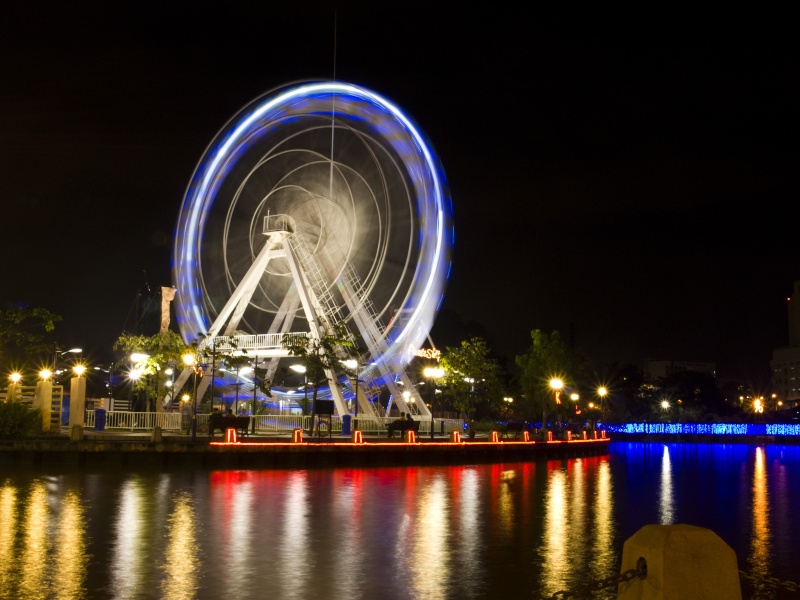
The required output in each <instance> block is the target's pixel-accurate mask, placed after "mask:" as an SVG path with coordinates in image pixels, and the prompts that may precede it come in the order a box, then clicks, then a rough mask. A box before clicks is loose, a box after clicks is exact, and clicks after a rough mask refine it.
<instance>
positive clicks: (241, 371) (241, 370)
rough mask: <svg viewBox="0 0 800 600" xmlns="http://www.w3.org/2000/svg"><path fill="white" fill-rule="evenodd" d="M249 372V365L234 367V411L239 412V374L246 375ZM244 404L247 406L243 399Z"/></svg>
mask: <svg viewBox="0 0 800 600" xmlns="http://www.w3.org/2000/svg"><path fill="white" fill-rule="evenodd" d="M249 372H250V367H237V368H236V412H237V413H238V412H239V385H240V384H241V382H240V381H239V375H240V374H241V375H247V374H248V373H249ZM245 406H247V402H246V401H245Z"/></svg>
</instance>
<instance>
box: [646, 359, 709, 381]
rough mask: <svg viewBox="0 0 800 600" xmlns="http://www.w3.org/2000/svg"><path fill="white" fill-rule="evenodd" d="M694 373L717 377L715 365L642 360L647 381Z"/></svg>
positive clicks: (683, 361) (684, 361) (681, 361)
mask: <svg viewBox="0 0 800 600" xmlns="http://www.w3.org/2000/svg"><path fill="white" fill-rule="evenodd" d="M684 371H694V372H695V373H705V374H707V375H711V376H712V377H716V376H717V365H716V364H715V363H707V362H691V361H686V360H660V359H653V358H646V359H644V373H645V376H646V377H648V378H649V379H651V380H652V379H659V378H661V379H663V378H666V377H669V376H670V375H675V374H676V373H682V372H684Z"/></svg>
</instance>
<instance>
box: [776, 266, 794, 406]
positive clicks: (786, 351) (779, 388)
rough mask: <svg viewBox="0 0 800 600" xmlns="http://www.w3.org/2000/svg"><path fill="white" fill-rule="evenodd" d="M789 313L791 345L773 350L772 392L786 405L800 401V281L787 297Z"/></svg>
mask: <svg viewBox="0 0 800 600" xmlns="http://www.w3.org/2000/svg"><path fill="white" fill-rule="evenodd" d="M786 306H787V312H788V315H789V345H788V346H786V347H784V348H775V349H774V350H773V351H772V360H771V361H770V366H771V367H772V392H773V393H774V394H777V395H778V398H781V399H783V402H784V405H789V403H791V404H793V405H797V404H798V403H800V281H795V282H794V292H793V293H792V295H791V296H790V297H789V298H787V299H786Z"/></svg>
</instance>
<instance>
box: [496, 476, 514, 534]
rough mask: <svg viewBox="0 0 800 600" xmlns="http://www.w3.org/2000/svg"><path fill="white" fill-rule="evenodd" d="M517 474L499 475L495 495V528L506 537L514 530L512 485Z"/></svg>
mask: <svg viewBox="0 0 800 600" xmlns="http://www.w3.org/2000/svg"><path fill="white" fill-rule="evenodd" d="M516 478H517V472H516V471H512V470H507V471H503V472H502V473H500V485H499V487H498V490H497V493H498V497H497V511H496V513H497V514H496V516H497V528H498V532H499V533H501V534H503V535H504V536H508V535H510V534H512V533H513V532H514V530H515V529H516V526H517V523H516V513H515V511H514V487H513V486H514V483H515V480H516Z"/></svg>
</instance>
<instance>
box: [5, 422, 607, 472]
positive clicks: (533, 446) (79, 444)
mask: <svg viewBox="0 0 800 600" xmlns="http://www.w3.org/2000/svg"><path fill="white" fill-rule="evenodd" d="M451 440H452V436H448V437H446V436H441V435H439V436H435V437H434V439H433V440H431V439H430V438H429V437H424V438H419V437H417V438H416V439H415V441H413V442H409V441H406V440H405V439H398V438H395V439H387V437H386V435H385V434H384V435H367V436H364V437H363V441H362V442H361V443H354V442H353V441H352V438H351V437H349V436H342V435H341V434H339V435H331V436H330V437H328V436H324V437H318V436H314V437H311V436H307V435H305V436H303V437H302V441H293V434H292V433H288V434H269V435H263V434H262V435H258V434H257V435H249V436H245V437H243V438H239V439H238V441H237V442H236V443H225V439H224V438H223V436H220V435H217V436H216V437H215V438H209V437H208V435H207V434H202V435H201V434H198V436H197V438H196V441H192V439H191V435H189V434H185V433H174V432H170V433H160V432H157V433H156V434H153V433H150V434H147V433H142V432H140V433H130V432H122V431H120V432H113V431H105V432H94V431H85V432H83V435H82V436H80V439H73V440H71V439H70V437H69V436H68V435H67V432H66V431H63V430H62V431H61V432H59V433H53V434H49V435H39V436H31V437H26V438H23V439H20V440H13V441H11V440H8V441H0V464H1V465H27V466H36V465H64V466H80V467H102V466H109V467H118V466H119V467H127V466H134V465H140V466H141V465H148V466H153V467H159V466H163V467H172V466H175V467H181V466H185V467H190V466H207V467H212V468H270V467H274V468H315V467H326V468H327V467H369V466H393V465H428V464H438V465H453V464H479V463H484V464H485V463H495V462H518V461H530V460H550V459H562V458H575V457H579V456H593V455H598V454H606V453H607V452H608V443H609V441H610V440H609V439H608V438H601V437H599V438H598V439H587V440H583V439H578V440H572V441H563V440H560V441H543V440H535V441H522V440H515V439H498V440H497V441H492V436H491V435H489V436H487V435H484V436H480V437H476V439H475V440H469V439H463V438H462V439H461V440H459V441H451Z"/></svg>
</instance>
